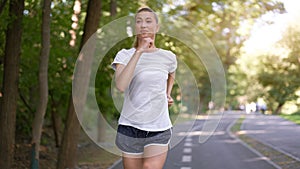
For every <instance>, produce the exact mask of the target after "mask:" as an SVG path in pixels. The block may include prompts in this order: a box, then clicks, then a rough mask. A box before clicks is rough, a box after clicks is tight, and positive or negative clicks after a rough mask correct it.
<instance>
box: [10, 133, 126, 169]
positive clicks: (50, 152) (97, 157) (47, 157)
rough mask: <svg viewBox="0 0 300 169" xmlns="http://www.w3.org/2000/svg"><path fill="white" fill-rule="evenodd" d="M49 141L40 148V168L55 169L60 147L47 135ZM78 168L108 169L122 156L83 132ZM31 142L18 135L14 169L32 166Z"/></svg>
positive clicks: (24, 168)
mask: <svg viewBox="0 0 300 169" xmlns="http://www.w3.org/2000/svg"><path fill="white" fill-rule="evenodd" d="M47 137H48V138H47V143H46V144H45V143H44V145H42V146H41V149H40V169H55V168H56V162H57V152H58V148H57V147H55V145H54V138H53V139H52V138H51V137H52V136H51V135H47ZM78 145H79V146H78V147H79V148H78V151H77V153H78V155H77V159H78V169H107V168H108V167H109V166H111V165H112V164H113V163H114V162H115V161H117V160H118V159H120V156H117V155H115V154H112V153H109V152H107V151H105V150H103V149H102V148H100V147H99V146H97V145H96V144H95V143H93V142H92V141H91V140H90V139H89V138H88V137H87V136H86V135H85V134H84V133H83V132H82V133H81V137H80V142H79V144H78ZM30 153H31V144H30V138H26V137H24V136H21V135H16V144H15V157H14V163H13V167H12V169H29V168H30V156H31V155H30Z"/></svg>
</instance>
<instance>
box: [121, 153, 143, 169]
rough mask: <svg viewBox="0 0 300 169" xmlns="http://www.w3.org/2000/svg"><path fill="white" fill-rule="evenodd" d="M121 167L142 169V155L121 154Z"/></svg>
mask: <svg viewBox="0 0 300 169" xmlns="http://www.w3.org/2000/svg"><path fill="white" fill-rule="evenodd" d="M122 160H123V167H124V169H142V168H143V158H142V155H139V156H136V155H128V154H124V153H123V157H122Z"/></svg>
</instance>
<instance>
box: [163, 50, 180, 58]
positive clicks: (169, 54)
mask: <svg viewBox="0 0 300 169" xmlns="http://www.w3.org/2000/svg"><path fill="white" fill-rule="evenodd" d="M159 51H160V52H161V53H163V54H164V55H166V56H169V57H175V58H176V55H175V54H174V53H173V52H172V51H170V50H167V49H162V48H160V50H159Z"/></svg>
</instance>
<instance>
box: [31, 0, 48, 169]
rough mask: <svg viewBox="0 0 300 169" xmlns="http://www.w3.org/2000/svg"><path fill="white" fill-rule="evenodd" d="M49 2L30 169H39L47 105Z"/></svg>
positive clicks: (43, 26) (45, 5) (46, 7)
mask: <svg viewBox="0 0 300 169" xmlns="http://www.w3.org/2000/svg"><path fill="white" fill-rule="evenodd" d="M50 14H51V0H44V3H43V14H42V18H43V19H42V26H41V30H42V36H41V37H42V49H41V54H40V62H39V63H40V65H39V103H38V107H37V110H36V114H35V117H34V120H33V127H32V151H33V152H32V160H31V162H32V164H31V168H32V169H37V168H39V149H40V140H41V135H42V128H43V122H44V116H45V114H46V110H47V103H48V60H49V53H50V22H51V17H50Z"/></svg>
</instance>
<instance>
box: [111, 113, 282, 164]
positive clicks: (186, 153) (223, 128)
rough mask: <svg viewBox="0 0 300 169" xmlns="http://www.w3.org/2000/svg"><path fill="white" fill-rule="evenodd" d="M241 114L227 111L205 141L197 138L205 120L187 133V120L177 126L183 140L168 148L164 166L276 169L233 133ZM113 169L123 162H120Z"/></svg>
mask: <svg viewBox="0 0 300 169" xmlns="http://www.w3.org/2000/svg"><path fill="white" fill-rule="evenodd" d="M239 117H240V114H237V113H225V115H224V116H223V118H222V120H221V122H220V124H219V126H218V128H217V130H216V131H215V132H214V135H213V136H212V137H210V139H208V141H206V142H205V143H199V141H198V140H199V134H201V132H200V130H201V127H202V125H203V124H204V120H197V121H196V122H195V124H194V126H193V129H192V131H190V132H188V133H186V134H183V133H184V131H185V128H186V126H189V125H188V123H185V124H182V125H180V126H179V127H177V130H175V131H174V136H175V137H174V139H175V140H176V139H177V140H181V141H180V142H179V143H178V144H176V146H174V147H173V148H172V149H171V150H170V151H169V154H168V158H167V161H166V164H165V167H164V169H275V168H276V165H274V164H273V163H272V162H270V161H268V160H266V159H265V158H264V157H262V156H260V155H259V154H258V153H257V152H256V151H254V150H252V149H251V148H249V147H247V146H245V145H244V144H243V143H242V142H240V141H239V140H238V139H237V138H235V137H233V136H232V135H230V133H229V132H228V129H229V128H230V125H231V124H233V122H234V121H235V120H236V119H237V118H239ZM180 130H181V131H180ZM277 168H278V167H277ZM111 169H122V166H121V164H120V163H118V164H117V165H115V166H114V167H112V168H111Z"/></svg>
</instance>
